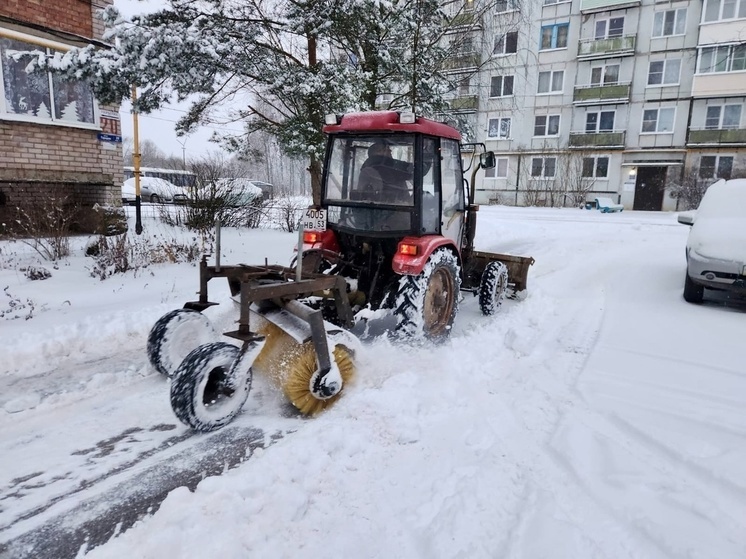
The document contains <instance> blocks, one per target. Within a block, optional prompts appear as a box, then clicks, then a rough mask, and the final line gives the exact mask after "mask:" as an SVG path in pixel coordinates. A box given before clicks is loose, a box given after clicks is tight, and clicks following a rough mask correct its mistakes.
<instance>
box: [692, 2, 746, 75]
mask: <svg viewBox="0 0 746 559" xmlns="http://www.w3.org/2000/svg"><path fill="white" fill-rule="evenodd" d="M744 1H746V0H744ZM739 48H740V50H741V53H742V54H743V56H742V57H740V58H742V59H743V66H744V67H743V68H737V69H735V70H734V69H733V61H734V60H737V58H736V57H735V54H736V51H737V50H738V49H739ZM721 49H727V52H726V55H725V60H724V62H725V66H726V68H725V70H712V71H710V72H703V71H702V61H703V59H704V53H705V51H707V52H714V53H715V58H714V59H713V67H716V66H717V65H718V60H717V55H718V51H720V50H721ZM744 71H746V45H744V44H730V45H713V46H707V47H702V48H700V49H699V52H698V53H697V72H696V73H697V74H729V73H732V72H744Z"/></svg>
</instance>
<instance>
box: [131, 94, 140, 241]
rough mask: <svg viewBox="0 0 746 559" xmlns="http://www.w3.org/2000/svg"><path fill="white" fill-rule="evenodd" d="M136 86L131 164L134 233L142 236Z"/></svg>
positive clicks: (133, 105)
mask: <svg viewBox="0 0 746 559" xmlns="http://www.w3.org/2000/svg"><path fill="white" fill-rule="evenodd" d="M136 102H137V86H136V85H133V86H132V125H133V126H132V130H133V132H134V134H133V136H134V139H133V140H134V144H135V146H134V149H133V151H134V153H133V154H132V163H133V165H134V167H135V233H137V234H138V235H140V234H142V214H141V212H140V130H139V127H138V122H137V109H136V108H135V103H136Z"/></svg>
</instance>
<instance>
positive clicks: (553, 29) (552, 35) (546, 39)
mask: <svg viewBox="0 0 746 559" xmlns="http://www.w3.org/2000/svg"><path fill="white" fill-rule="evenodd" d="M569 29H570V24H569V23H555V24H554V25H544V26H542V28H541V44H540V47H539V50H547V49H563V48H566V47H567V34H568V31H569Z"/></svg>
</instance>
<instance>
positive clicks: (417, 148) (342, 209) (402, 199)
mask: <svg viewBox="0 0 746 559" xmlns="http://www.w3.org/2000/svg"><path fill="white" fill-rule="evenodd" d="M327 122H328V124H327V126H326V127H325V128H324V132H325V133H326V134H327V135H328V144H327V155H326V161H325V165H324V176H323V194H322V206H323V207H325V208H326V209H327V210H328V227H329V228H330V229H332V230H334V231H336V232H339V233H343V234H349V235H353V236H361V235H362V236H367V237H371V238H379V239H387V238H388V239H396V238H399V239H400V238H403V237H405V236H415V237H420V236H423V235H442V236H445V237H447V238H449V239H451V240H452V241H453V242H454V243H455V245H456V246H459V245H460V243H459V242H458V239H460V235H461V228H462V226H463V216H464V210H465V207H466V201H465V192H464V186H463V171H462V168H461V154H460V148H459V141H460V139H461V137H460V134H459V133H458V132H457V131H456V130H455V129H453V128H451V127H450V126H447V125H445V124H441V123H437V122H434V121H430V120H427V119H424V118H419V117H418V118H415V117H414V115H413V114H411V113H401V114H400V113H397V112H394V111H382V112H372V113H359V114H350V115H344V117H342V118H339V117H337V116H335V115H331V116H330V117H328V120H327Z"/></svg>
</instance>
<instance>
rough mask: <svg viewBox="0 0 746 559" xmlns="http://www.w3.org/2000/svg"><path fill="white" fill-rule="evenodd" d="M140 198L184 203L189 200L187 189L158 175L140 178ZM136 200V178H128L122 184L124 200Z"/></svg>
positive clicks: (131, 201) (147, 200)
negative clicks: (157, 176)
mask: <svg viewBox="0 0 746 559" xmlns="http://www.w3.org/2000/svg"><path fill="white" fill-rule="evenodd" d="M140 200H141V201H143V202H153V203H156V204H157V203H160V202H173V203H180V204H184V203H186V202H187V201H188V200H189V194H188V192H187V190H186V189H184V188H182V187H180V186H176V185H175V184H173V183H170V182H168V181H167V180H164V179H159V178H156V177H141V178H140ZM134 201H135V179H134V178H131V179H127V180H126V181H124V183H123V184H122V202H123V203H125V204H129V203H133V202H134Z"/></svg>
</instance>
